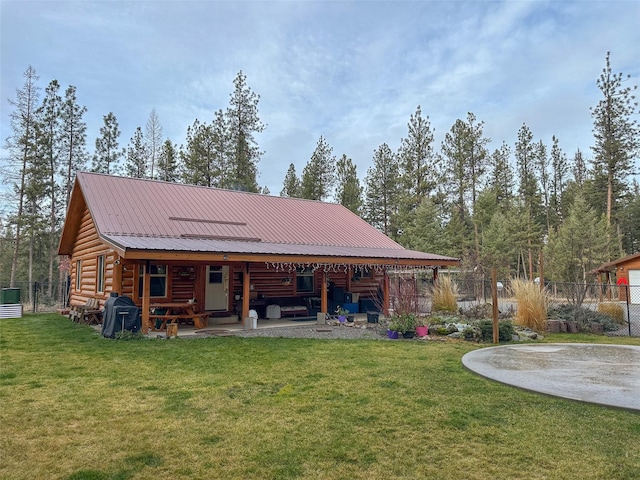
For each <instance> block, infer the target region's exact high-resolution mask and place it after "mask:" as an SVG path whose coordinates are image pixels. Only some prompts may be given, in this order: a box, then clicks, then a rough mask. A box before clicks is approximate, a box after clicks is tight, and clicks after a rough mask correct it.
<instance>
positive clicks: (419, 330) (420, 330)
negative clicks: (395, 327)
mask: <svg viewBox="0 0 640 480" xmlns="http://www.w3.org/2000/svg"><path fill="white" fill-rule="evenodd" d="M416 335H417V336H419V337H426V336H427V335H429V327H427V326H426V325H421V326H419V327H416Z"/></svg>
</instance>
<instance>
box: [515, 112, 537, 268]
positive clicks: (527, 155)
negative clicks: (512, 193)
mask: <svg viewBox="0 0 640 480" xmlns="http://www.w3.org/2000/svg"><path fill="white" fill-rule="evenodd" d="M515 156H516V165H517V169H518V180H519V185H518V193H519V194H520V199H521V201H522V202H523V203H522V204H523V206H524V208H525V210H526V218H527V219H528V224H527V229H526V232H527V239H528V242H529V245H528V248H527V257H528V263H529V269H528V270H529V273H530V274H531V275H533V248H534V243H535V238H534V232H536V231H537V230H538V226H539V219H540V216H541V211H540V210H541V209H540V193H539V189H538V181H537V179H536V175H535V165H536V146H535V144H534V143H533V134H532V133H531V130H529V127H527V126H526V125H525V124H523V125H522V127H520V130H519V131H518V141H517V142H516V151H515Z"/></svg>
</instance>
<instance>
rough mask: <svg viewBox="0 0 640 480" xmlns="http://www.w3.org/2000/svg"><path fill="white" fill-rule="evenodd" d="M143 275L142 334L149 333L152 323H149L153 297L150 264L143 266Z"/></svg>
mask: <svg viewBox="0 0 640 480" xmlns="http://www.w3.org/2000/svg"><path fill="white" fill-rule="evenodd" d="M141 268H142V269H143V272H144V274H143V275H142V333H144V334H147V333H149V329H150V328H151V322H150V321H149V304H150V303H151V302H150V297H151V273H150V272H149V262H148V261H147V263H146V264H143V265H142V266H141Z"/></svg>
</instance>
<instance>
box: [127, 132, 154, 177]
mask: <svg viewBox="0 0 640 480" xmlns="http://www.w3.org/2000/svg"><path fill="white" fill-rule="evenodd" d="M147 156H148V155H147V148H146V146H145V143H144V135H143V134H142V128H140V127H137V128H136V131H135V133H134V134H133V137H131V141H130V142H129V146H128V147H127V159H126V162H125V165H124V169H125V175H126V176H127V177H131V178H147Z"/></svg>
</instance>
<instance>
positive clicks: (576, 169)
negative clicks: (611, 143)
mask: <svg viewBox="0 0 640 480" xmlns="http://www.w3.org/2000/svg"><path fill="white" fill-rule="evenodd" d="M571 172H572V173H573V180H574V181H575V183H576V184H577V185H578V186H579V187H580V188H582V187H583V185H584V182H585V181H586V178H587V166H586V162H585V161H584V158H583V157H582V152H581V151H580V149H578V150H576V153H575V155H574V156H573V165H572V168H571Z"/></svg>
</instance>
